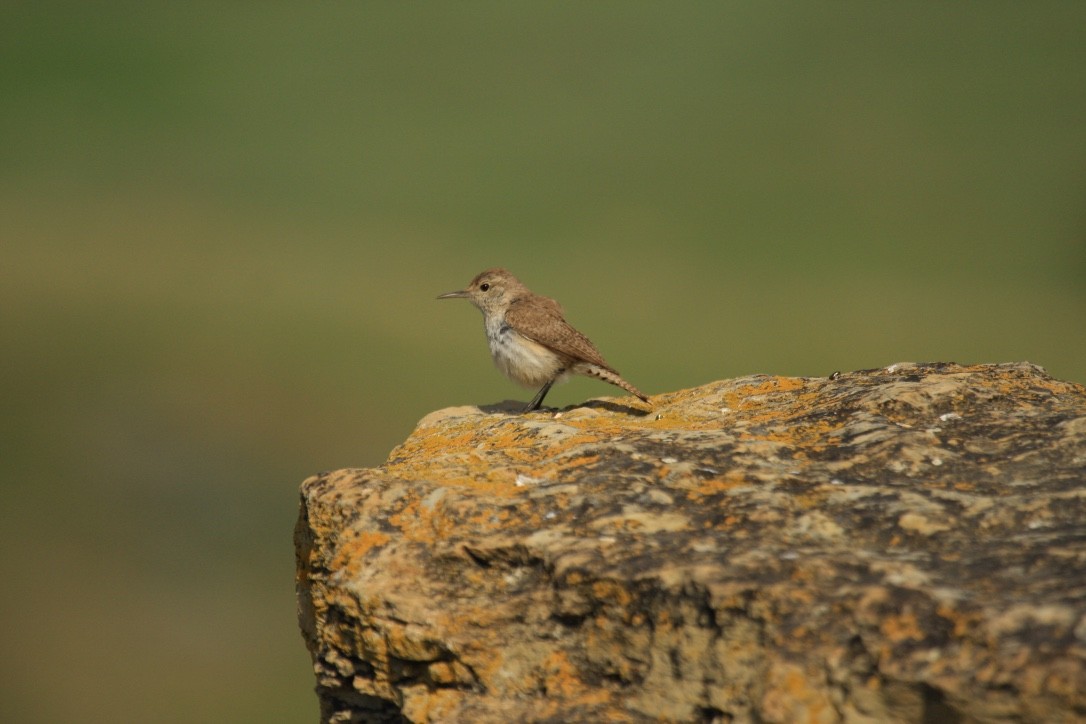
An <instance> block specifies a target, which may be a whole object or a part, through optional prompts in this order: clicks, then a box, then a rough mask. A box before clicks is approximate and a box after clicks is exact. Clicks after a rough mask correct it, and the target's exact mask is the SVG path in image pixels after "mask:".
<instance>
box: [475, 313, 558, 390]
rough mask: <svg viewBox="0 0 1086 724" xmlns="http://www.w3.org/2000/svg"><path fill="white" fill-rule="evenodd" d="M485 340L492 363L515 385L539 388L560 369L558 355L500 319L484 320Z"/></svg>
mask: <svg viewBox="0 0 1086 724" xmlns="http://www.w3.org/2000/svg"><path fill="white" fill-rule="evenodd" d="M486 339H487V342H488V343H489V344H490V354H491V356H492V357H493V358H494V364H495V365H497V367H498V369H500V370H501V371H502V372H504V373H505V375H506V376H507V377H508V378H509V379H511V380H513V381H514V382H516V383H518V384H521V385H524V386H526V387H540V386H542V385H544V384H546V383H547V382H549V381H550V380H552V379H554V378H555V377H556V376H557V375H558V373H559V372H560V371H561V370H562V364H563V360H562V358H561V357H560V356H559V355H557V354H556V353H554V352H552V351H551V350H549V349H548V348H546V347H544V346H543V345H541V344H539V343H538V342H533V341H532V340H530V339H528V338H527V337H525V336H524V335H522V334H520V333H519V332H517V331H516V330H514V329H513V328H512V327H510V326H508V325H506V324H505V323H504V320H501V319H489V318H488V319H487V320H486Z"/></svg>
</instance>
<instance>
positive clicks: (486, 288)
mask: <svg viewBox="0 0 1086 724" xmlns="http://www.w3.org/2000/svg"><path fill="white" fill-rule="evenodd" d="M479 288H480V289H482V290H483V291H484V292H485V291H486V290H488V289H490V285H489V284H487V283H486V282H483V283H482V284H480V285H479Z"/></svg>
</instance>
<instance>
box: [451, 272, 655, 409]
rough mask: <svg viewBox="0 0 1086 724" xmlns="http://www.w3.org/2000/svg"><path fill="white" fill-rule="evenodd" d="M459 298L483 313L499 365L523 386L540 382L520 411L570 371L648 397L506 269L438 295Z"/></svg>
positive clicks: (533, 405) (559, 310)
mask: <svg viewBox="0 0 1086 724" xmlns="http://www.w3.org/2000/svg"><path fill="white" fill-rule="evenodd" d="M461 298H462V299H467V300H469V301H470V302H471V303H472V304H474V305H475V306H476V307H478V308H479V310H480V311H481V312H482V313H483V323H484V325H485V326H486V339H487V342H489V343H490V354H491V356H493V357H494V364H495V365H497V367H498V369H500V370H501V371H502V372H504V373H505V374H506V375H507V376H508V377H509V379H511V380H513V381H514V382H516V383H518V384H521V385H524V386H526V387H536V386H538V385H542V387H541V388H540V390H539V392H538V393H536V396H535V397H534V398H532V401H531V402H529V403H528V406H527V407H525V408H524V411H525V412H531V411H532V410H536V409H539V406H540V405H542V404H543V398H544V397H546V396H547V392H549V391H550V389H551V385H553V384H554V383H555V382H560V381H562V380H564V379H565V378H567V377H569V376H570V375H587V376H589V377H595V378H597V379H600V380H603V381H604V382H610V383H611V384H612V385H617V386H618V387H621V388H622V389H624V390H626V391H627V392H629V393H631V394H634V395H637V396H638V397H639V398H641V399H642V400H644V401H645V402H648V401H649V398H648V397H646V396H645V393H643V392H642V391H641V390H639V389H637V388H636V387H634V386H633V385H631V384H630V383H629V382H627V381H626V380H624V379H622V377H621V375H619V373H618V372H616V371H615V370H614V369H612V367H611V366H610V365H609V364H607V363H606V362H605V361H604V359H603V355H601V354H600V352H599V350H598V349H596V345H594V344H592V342H590V341H589V339H588V337H586V336H584V335H583V334H581V333H580V332H578V331H577V330H576V329H574V328H573V327H571V326H570V325H569V323H568V322H566V320H565V318H564V317H563V316H562V307H561V306H560V305H559V304H558V302H556V301H554V300H553V299H550V298H549V297H543V296H540V295H538V294H533V293H532V292H531V291H530V290H529V289H528V287H526V286H524V285H523V284H521V283H520V281H519V280H518V279H517V278H516V277H515V276H513V275H512V274H510V273H509V272H507V271H506V270H505V269H487V270H486V271H484V272H482V273H481V274H479V275H478V276H477V277H475V278H474V279H472V280H471V284H468V286H467V289H462V290H461V291H458V292H449V293H448V294H442V295H441V296H439V297H438V299H461Z"/></svg>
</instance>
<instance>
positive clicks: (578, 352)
mask: <svg viewBox="0 0 1086 724" xmlns="http://www.w3.org/2000/svg"><path fill="white" fill-rule="evenodd" d="M505 322H506V324H508V325H509V326H510V327H512V328H513V329H515V330H516V331H517V332H519V333H520V334H522V335H524V336H525V337H527V338H528V339H531V340H534V341H536V342H539V343H540V344H542V345H544V346H546V347H550V348H551V349H553V350H554V351H556V352H561V353H562V354H564V355H568V356H570V357H574V358H576V359H578V360H583V361H585V362H589V363H591V364H594V365H599V366H600V367H603V368H604V369H608V370H610V369H611V366H610V365H608V364H607V363H606V362H605V361H604V360H603V355H601V354H600V351H599V350H598V349H596V345H594V344H592V342H590V341H589V339H588V337H586V336H584V335H583V334H581V333H580V332H578V331H577V330H576V329H574V328H573V327H571V326H570V325H569V323H568V322H566V320H565V318H564V317H563V316H562V307H560V306H559V305H558V302H556V301H554V300H553V299H549V298H547V297H542V296H538V295H535V296H533V297H532V298H530V299H518V300H516V301H514V302H513V303H512V304H510V305H509V309H508V310H506V312H505Z"/></svg>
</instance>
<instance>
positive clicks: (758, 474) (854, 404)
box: [295, 364, 1086, 722]
mask: <svg viewBox="0 0 1086 724" xmlns="http://www.w3.org/2000/svg"><path fill="white" fill-rule="evenodd" d="M653 403H654V405H655V409H654V410H653V411H652V412H651V413H649V414H644V412H643V407H642V406H641V405H640V404H638V403H636V402H635V401H634V399H633V398H622V399H620V400H618V401H616V400H613V399H612V400H597V401H592V402H589V403H586V405H585V406H583V407H576V408H571V409H567V410H564V411H562V412H561V413H559V414H539V413H536V414H530V415H523V416H522V415H517V414H509V413H507V412H506V411H504V408H501V407H493V408H487V409H484V410H480V409H479V408H475V407H461V408H454V409H451V410H443V411H440V412H436V413H434V414H432V415H430V416H428V417H426V418H424V419H423V420H422V421H421V422H420V423H419V425H418V428H417V429H416V430H415V431H414V432H413V433H412V435H411V436H410V437H409V438H408V439H407V440H406V441H405V442H404V443H403V444H402V445H400V446H399V447H397V448H396V449H395V450H393V451H392V453H391V455H390V456H389V458H388V461H387V462H386V463H385V464H384V465H382V466H381V467H379V468H374V469H364V470H362V469H359V470H339V471H335V472H329V473H323V474H321V475H317V476H315V477H312V478H309V479H308V480H306V481H305V483H304V484H303V485H302V494H301V512H300V516H299V520H298V525H297V529H296V531H295V545H296V550H297V564H298V569H297V591H298V601H299V618H300V623H301V628H302V632H303V635H304V638H305V641H306V644H307V646H308V648H309V651H310V654H311V655H312V657H313V662H314V669H315V672H316V676H317V693H318V696H319V698H320V705H321V714H322V719H323V720H324V721H326V722H354V721H389V722H394V721H410V722H448V721H464V722H515V721H546V722H601V721H632V722H640V721H645V722H648V721H674V722H936V721H949V722H1025V721H1033V722H1061V721H1083V720H1084V718H1086V484H1084V483H1086V388H1084V387H1082V386H1081V385H1077V384H1073V383H1069V382H1061V381H1059V380H1056V379H1053V378H1051V377H1049V376H1047V375H1046V374H1045V373H1044V371H1043V370H1041V369H1040V368H1038V367H1035V366H1033V365H1030V364H1003V365H976V366H968V367H966V366H960V365H956V364H897V365H892V366H891V367H888V368H885V369H877V370H864V371H860V372H852V373H846V374H842V375H834V376H833V377H832V378H789V377H769V376H764V375H757V376H751V377H744V378H740V379H735V380H725V381H721V382H715V383H712V384H708V385H705V386H702V387H698V388H695V389H690V390H683V391H679V392H675V393H670V394H664V395H658V396H656V397H655V398H653Z"/></svg>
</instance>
